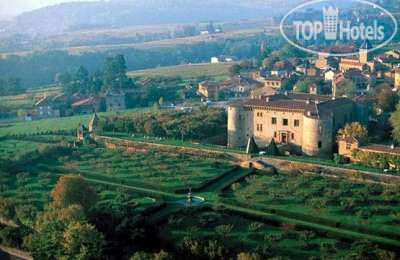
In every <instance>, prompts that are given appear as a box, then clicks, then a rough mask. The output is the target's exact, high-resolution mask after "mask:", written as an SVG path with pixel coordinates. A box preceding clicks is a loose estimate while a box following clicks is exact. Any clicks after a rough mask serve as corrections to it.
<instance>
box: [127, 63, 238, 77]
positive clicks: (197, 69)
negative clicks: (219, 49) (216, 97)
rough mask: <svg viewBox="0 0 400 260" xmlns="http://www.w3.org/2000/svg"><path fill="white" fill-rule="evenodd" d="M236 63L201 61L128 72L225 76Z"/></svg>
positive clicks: (184, 75) (131, 74)
mask: <svg viewBox="0 0 400 260" xmlns="http://www.w3.org/2000/svg"><path fill="white" fill-rule="evenodd" d="M232 64H234V63H218V64H211V63H200V64H187V65H178V66H168V67H159V68H156V69H148V70H137V71H131V72H129V73H128V76H130V77H162V76H164V77H181V78H182V79H191V78H197V77H202V76H207V77H211V78H224V77H227V76H229V68H230V66H232Z"/></svg>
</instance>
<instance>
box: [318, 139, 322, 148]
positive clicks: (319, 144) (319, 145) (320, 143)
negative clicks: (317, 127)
mask: <svg viewBox="0 0 400 260" xmlns="http://www.w3.org/2000/svg"><path fill="white" fill-rule="evenodd" d="M321 148H322V142H321V141H318V149H321Z"/></svg>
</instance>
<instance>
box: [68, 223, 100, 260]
mask: <svg viewBox="0 0 400 260" xmlns="http://www.w3.org/2000/svg"><path fill="white" fill-rule="evenodd" d="M63 237H64V243H63V247H64V254H65V255H67V256H70V257H72V258H74V259H98V258H100V257H101V255H102V254H101V253H102V249H103V246H104V244H105V243H104V237H103V235H102V234H101V233H100V232H98V231H97V230H96V229H95V227H94V226H92V225H90V224H88V223H80V222H75V223H71V224H70V225H68V227H67V229H66V230H65V231H64V235H63Z"/></svg>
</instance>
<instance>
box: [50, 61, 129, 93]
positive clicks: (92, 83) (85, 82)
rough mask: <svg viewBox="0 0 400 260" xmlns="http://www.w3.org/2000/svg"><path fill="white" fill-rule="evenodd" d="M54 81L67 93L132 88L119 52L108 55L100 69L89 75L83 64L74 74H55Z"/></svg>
mask: <svg viewBox="0 0 400 260" xmlns="http://www.w3.org/2000/svg"><path fill="white" fill-rule="evenodd" d="M55 82H56V83H57V84H59V85H60V86H61V87H63V89H64V92H65V93H66V94H68V95H71V94H74V93H79V94H83V95H88V94H98V93H99V92H105V91H107V90H110V89H127V88H132V87H133V86H134V83H133V81H132V79H130V78H128V77H127V75H126V61H125V57H124V56H123V55H121V54H119V55H116V56H115V57H108V58H107V59H106V61H105V63H104V65H103V67H102V68H101V69H98V70H97V71H96V72H95V73H93V74H92V75H90V73H89V71H88V69H87V68H86V67H84V66H81V67H79V69H78V70H77V71H76V73H75V74H74V75H71V74H70V73H68V72H65V73H59V74H57V75H56V78H55Z"/></svg>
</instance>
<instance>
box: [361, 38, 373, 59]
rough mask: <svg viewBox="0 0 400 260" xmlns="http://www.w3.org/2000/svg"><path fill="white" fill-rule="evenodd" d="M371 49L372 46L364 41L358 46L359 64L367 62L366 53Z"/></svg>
mask: <svg viewBox="0 0 400 260" xmlns="http://www.w3.org/2000/svg"><path fill="white" fill-rule="evenodd" d="M371 49H372V44H371V43H370V42H369V41H368V40H367V39H365V40H364V42H363V43H362V44H361V46H360V63H362V64H366V63H367V62H368V51H369V50H371Z"/></svg>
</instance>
